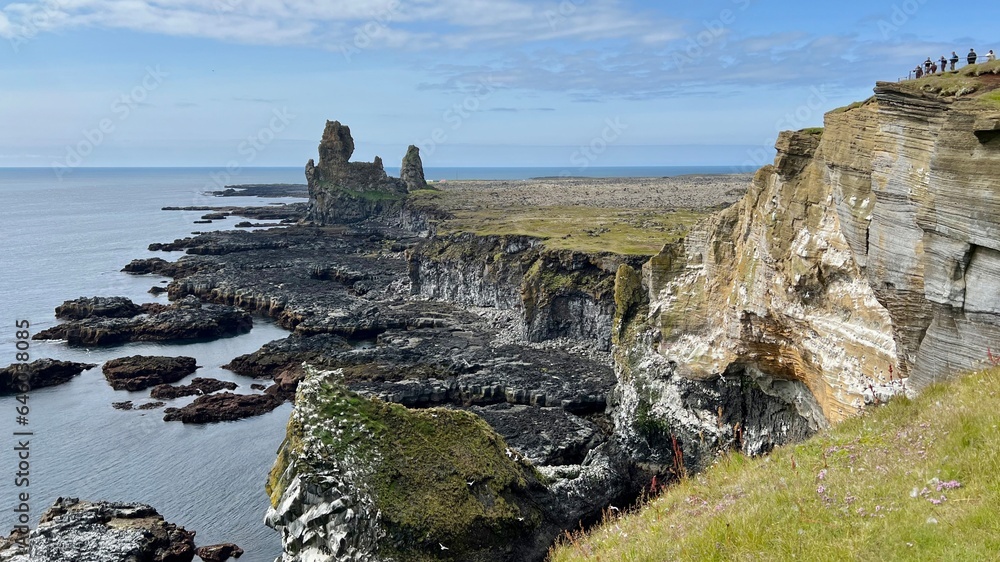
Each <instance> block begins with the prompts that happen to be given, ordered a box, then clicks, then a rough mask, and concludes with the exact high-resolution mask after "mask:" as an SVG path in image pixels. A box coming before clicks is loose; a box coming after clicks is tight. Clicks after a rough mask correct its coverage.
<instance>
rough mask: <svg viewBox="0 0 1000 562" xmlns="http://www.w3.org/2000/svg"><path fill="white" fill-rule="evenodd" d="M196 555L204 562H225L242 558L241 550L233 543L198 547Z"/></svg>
mask: <svg viewBox="0 0 1000 562" xmlns="http://www.w3.org/2000/svg"><path fill="white" fill-rule="evenodd" d="M196 554H197V555H198V557H199V558H201V559H202V560H204V561H205V562H226V560H229V559H230V558H239V557H240V556H243V549H242V548H240V547H238V546H236V545H235V544H233V543H224V544H213V545H211V546H201V547H198V550H197V551H196Z"/></svg>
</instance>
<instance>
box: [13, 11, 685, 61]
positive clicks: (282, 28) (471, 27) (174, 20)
mask: <svg viewBox="0 0 1000 562" xmlns="http://www.w3.org/2000/svg"><path fill="white" fill-rule="evenodd" d="M0 18H2V19H0V35H3V36H6V37H10V36H12V35H21V36H27V37H33V36H34V35H37V34H38V33H44V32H49V31H55V30H58V29H64V28H73V27H96V28H109V29H129V30H134V31H141V32H148V33H159V34H165V35H179V36H194V37H205V38H210V39H218V40H223V41H233V42H241V43H251V44H277V45H282V44H291V45H310V44H311V45H325V46H327V47H336V46H337V45H338V44H342V43H344V42H345V41H348V42H353V41H355V39H356V38H357V37H358V35H359V34H362V35H363V39H364V41H365V43H366V48H373V47H381V48H389V49H432V48H460V49H467V48H479V47H488V46H490V45H502V44H525V43H536V42H541V41H549V40H558V39H576V40H598V39H638V40H642V39H645V40H647V41H663V40H667V39H669V38H671V37H676V36H678V35H679V33H680V32H679V29H678V27H677V25H676V23H674V22H671V21H667V20H664V19H663V18H650V17H646V16H643V15H641V14H633V13H629V12H628V11H626V10H625V9H623V8H622V7H620V5H619V2H616V1H615V0H590V1H589V2H582V3H579V5H578V4H577V3H576V2H571V1H568V0H564V1H562V2H555V1H553V2H546V3H543V4H538V3H534V2H528V1H524V0H405V1H404V0H354V1H348V0H335V1H330V2H316V1H315V0H34V1H31V2H19V3H14V4H8V5H7V6H5V7H3V8H0ZM8 20H9V21H8Z"/></svg>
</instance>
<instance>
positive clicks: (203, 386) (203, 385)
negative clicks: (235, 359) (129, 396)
mask: <svg viewBox="0 0 1000 562" xmlns="http://www.w3.org/2000/svg"><path fill="white" fill-rule="evenodd" d="M237 386H239V385H237V384H236V383H234V382H229V381H220V380H218V379H207V378H201V377H198V378H195V379H193V380H192V381H191V383H190V384H186V385H179V386H174V385H171V384H160V385H157V386H155V387H153V390H151V391H150V393H149V395H150V396H151V397H153V398H157V399H160V400H169V399H172V398H180V397H182V396H199V395H202V394H211V393H213V392H216V391H219V390H222V389H223V388H225V389H227V390H236V387H237Z"/></svg>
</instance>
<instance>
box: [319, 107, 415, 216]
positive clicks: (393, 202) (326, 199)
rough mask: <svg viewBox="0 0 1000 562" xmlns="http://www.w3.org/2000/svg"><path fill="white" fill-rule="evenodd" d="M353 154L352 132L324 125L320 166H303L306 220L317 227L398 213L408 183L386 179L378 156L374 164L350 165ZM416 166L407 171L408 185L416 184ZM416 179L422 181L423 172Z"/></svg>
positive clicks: (333, 124)
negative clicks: (307, 207)
mask: <svg viewBox="0 0 1000 562" xmlns="http://www.w3.org/2000/svg"><path fill="white" fill-rule="evenodd" d="M353 154H354V139H353V138H352V137H351V129H350V128H349V127H347V126H346V125H341V124H340V122H339V121H327V122H326V129H325V130H324V131H323V139H322V140H321V141H320V144H319V164H316V163H315V162H314V161H313V160H310V161H309V163H308V164H306V181H307V182H308V183H309V209H308V211H307V213H306V218H307V220H310V221H312V222H315V223H318V224H334V223H350V222H358V221H362V220H365V219H367V218H371V217H373V216H379V215H383V214H387V213H390V212H396V213H398V211H399V209H400V208H401V204H402V201H403V199H404V198H405V196H406V191H407V183H406V182H404V181H403V180H400V179H398V178H391V177H389V176H388V175H386V173H385V169H384V168H383V167H382V159H381V158H379V157H378V156H376V157H375V161H374V162H350V159H351V155H353ZM417 162H419V156H417ZM404 163H405V161H404ZM415 164H416V162H411V164H410V166H409V167H408V170H407V173H408V175H409V177H410V181H411V182H415V181H416V174H417V171H416V169H415V167H414V166H415ZM419 175H420V177H423V169H422V168H421V169H420V172H419Z"/></svg>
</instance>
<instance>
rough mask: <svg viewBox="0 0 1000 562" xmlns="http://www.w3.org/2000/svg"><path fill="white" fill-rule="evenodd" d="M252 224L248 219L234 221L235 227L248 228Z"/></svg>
mask: <svg viewBox="0 0 1000 562" xmlns="http://www.w3.org/2000/svg"><path fill="white" fill-rule="evenodd" d="M252 226H253V223H252V222H250V221H240V222H238V223H236V228H250V227H252Z"/></svg>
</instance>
